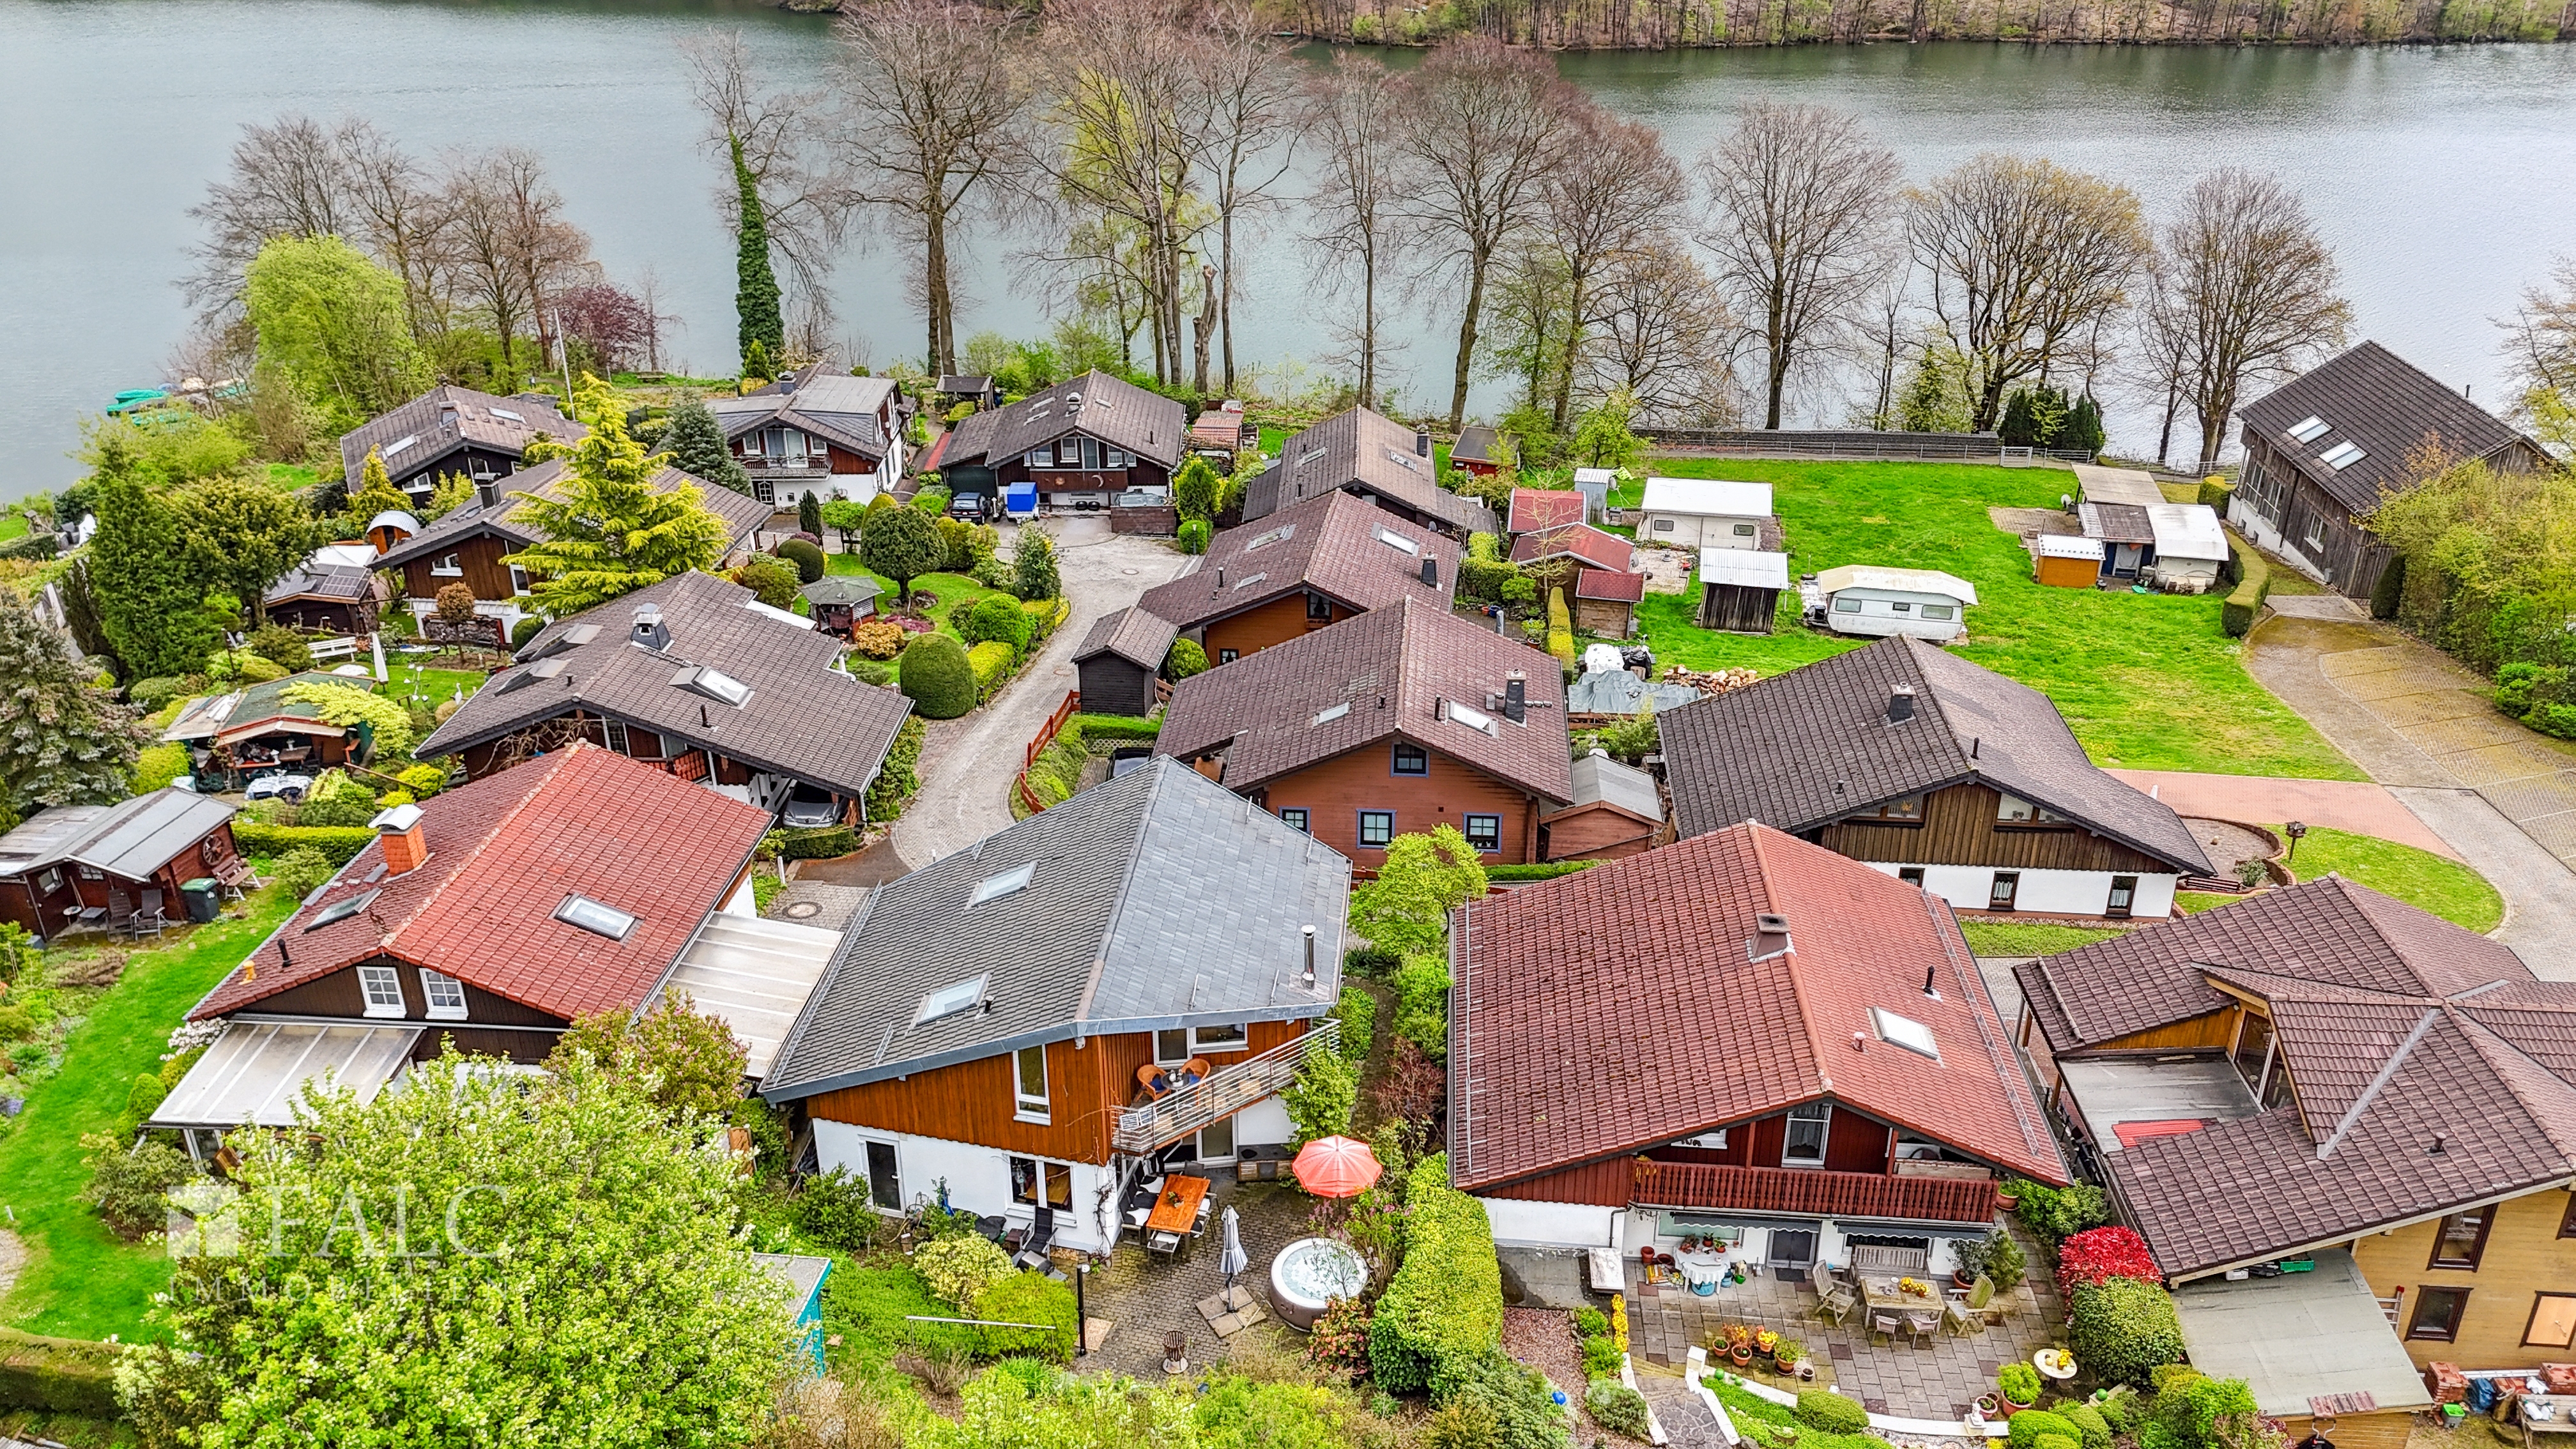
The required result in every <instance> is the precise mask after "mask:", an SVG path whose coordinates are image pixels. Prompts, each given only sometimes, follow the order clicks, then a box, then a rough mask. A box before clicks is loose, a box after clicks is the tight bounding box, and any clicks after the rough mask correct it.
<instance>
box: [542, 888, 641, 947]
mask: <svg viewBox="0 0 2576 1449" xmlns="http://www.w3.org/2000/svg"><path fill="white" fill-rule="evenodd" d="M555 919H556V920H558V921H561V922H563V923H564V924H565V925H567V926H578V927H580V928H581V929H582V930H585V931H588V932H590V933H591V934H592V935H594V936H606V937H607V938H608V939H610V940H612V941H623V940H625V939H626V933H627V932H629V931H632V930H634V929H635V918H634V917H633V916H631V915H628V914H627V913H626V912H624V911H621V910H619V909H618V908H617V907H615V906H611V905H604V904H602V903H600V902H598V901H594V900H592V899H591V898H590V897H588V896H566V897H564V898H563V904H562V905H559V906H557V907H555Z"/></svg>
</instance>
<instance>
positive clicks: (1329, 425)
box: [1243, 408, 1501, 533]
mask: <svg viewBox="0 0 2576 1449" xmlns="http://www.w3.org/2000/svg"><path fill="white" fill-rule="evenodd" d="M1415 448H1416V439H1415V436H1414V431H1413V429H1411V428H1408V427H1406V426H1405V425H1404V424H1402V423H1399V422H1397V421H1395V420H1394V419H1393V418H1389V417H1385V416H1382V415H1380V414H1378V413H1375V412H1372V411H1370V410H1369V409H1367V408H1352V409H1351V410H1350V411H1348V412H1344V413H1337V414H1335V415H1334V416H1332V417H1329V418H1326V419H1324V420H1323V421H1322V422H1320V423H1316V424H1315V425H1313V426H1312V427H1309V428H1307V429H1306V430H1305V431H1303V432H1301V433H1298V434H1297V435H1296V436H1295V437H1292V438H1290V439H1289V440H1288V441H1287V442H1286V443H1285V444H1283V445H1282V446H1281V448H1280V450H1279V462H1278V463H1277V464H1276V465H1275V466H1274V467H1273V468H1271V469H1270V470H1269V472H1267V473H1265V474H1264V475H1263V478H1264V480H1267V481H1265V482H1263V483H1262V486H1260V487H1257V488H1247V489H1246V490H1245V492H1244V514H1243V516H1244V518H1245V519H1246V520H1247V521H1248V520H1252V519H1257V518H1262V517H1267V516H1268V515H1269V514H1270V513H1272V512H1275V511H1277V510H1279V509H1283V508H1288V507H1290V506H1292V505H1295V504H1298V503H1302V502H1304V501H1306V500H1307V499H1309V498H1316V497H1320V496H1322V495H1323V494H1325V493H1328V492H1331V491H1332V490H1334V489H1336V488H1352V489H1357V490H1359V491H1360V492H1363V493H1372V494H1375V495H1377V496H1379V497H1382V498H1388V499H1392V500H1393V501H1395V502H1397V503H1400V504H1403V505H1404V506H1405V507H1407V508H1410V509H1412V510H1413V511H1415V512H1416V513H1420V514H1423V515H1425V516H1428V517H1431V518H1437V519H1439V520H1441V521H1442V522H1443V523H1445V524H1448V525H1449V526H1451V527H1453V528H1457V529H1461V530H1464V531H1467V532H1472V533H1495V532H1499V531H1500V528H1501V520H1499V519H1497V518H1496V517H1494V510H1492V509H1491V508H1488V507H1486V506H1485V505H1484V504H1482V503H1480V502H1478V501H1476V500H1475V499H1473V498H1465V497H1461V496H1460V495H1458V494H1455V493H1452V492H1450V491H1449V490H1448V489H1446V488H1443V487H1441V486H1440V484H1439V482H1438V480H1436V479H1435V478H1433V477H1432V472H1431V463H1432V460H1431V458H1430V457H1429V455H1427V454H1424V453H1420V452H1417V451H1415ZM1256 510H1258V511H1256Z"/></svg>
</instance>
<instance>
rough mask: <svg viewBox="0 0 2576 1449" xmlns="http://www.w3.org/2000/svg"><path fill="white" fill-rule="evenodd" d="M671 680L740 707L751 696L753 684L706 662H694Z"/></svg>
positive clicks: (719, 700)
mask: <svg viewBox="0 0 2576 1449" xmlns="http://www.w3.org/2000/svg"><path fill="white" fill-rule="evenodd" d="M671 682H672V683H673V684H675V685H678V686H679V687H680V688H682V689H693V690H696V691H697V692H698V693H700V694H703V695H705V696H706V697H707V698H709V699H712V700H715V701H717V702H719V703H722V704H729V705H732V706H734V707H735V708H737V709H739V708H741V707H742V702H743V701H744V700H747V699H749V698H751V686H750V685H748V684H745V683H743V682H742V681H741V680H739V679H736V678H734V677H733V676H732V675H730V674H727V673H725V672H724V671H723V670H721V669H714V668H710V667H709V666H707V665H704V664H692V665H690V666H689V667H688V668H686V669H683V670H681V671H680V672H679V673H677V674H675V675H673V676H671Z"/></svg>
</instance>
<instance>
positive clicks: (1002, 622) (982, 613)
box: [957, 594, 1037, 658]
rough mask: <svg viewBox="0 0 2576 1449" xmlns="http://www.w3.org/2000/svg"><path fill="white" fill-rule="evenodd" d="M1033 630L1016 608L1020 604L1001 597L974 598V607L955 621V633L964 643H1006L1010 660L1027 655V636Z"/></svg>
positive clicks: (1025, 613)
mask: <svg viewBox="0 0 2576 1449" xmlns="http://www.w3.org/2000/svg"><path fill="white" fill-rule="evenodd" d="M1036 628H1037V621H1036V620H1035V619H1032V618H1030V617H1029V613H1028V611H1027V610H1026V609H1023V608H1021V607H1020V601H1019V600H1017V599H1014V598H1010V597H1008V596H1007V595H1003V594H989V595H987V596H985V597H983V598H980V599H977V600H976V601H975V604H974V607H972V608H970V609H968V610H967V611H966V612H965V615H964V616H963V617H961V618H959V619H958V620H957V632H958V634H959V635H960V636H962V637H963V638H964V639H965V640H966V642H967V643H969V644H989V643H994V642H996V641H998V642H1000V643H1004V644H1008V645H1010V646H1011V654H1012V657H1013V658H1017V657H1018V656H1020V655H1023V654H1026V653H1027V652H1028V649H1029V636H1030V635H1031V634H1032V633H1033V632H1034V631H1035V630H1036Z"/></svg>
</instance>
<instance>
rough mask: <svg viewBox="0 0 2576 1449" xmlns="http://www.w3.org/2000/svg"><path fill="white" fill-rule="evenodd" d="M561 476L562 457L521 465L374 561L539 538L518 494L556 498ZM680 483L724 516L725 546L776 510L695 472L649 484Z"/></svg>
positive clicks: (672, 471)
mask: <svg viewBox="0 0 2576 1449" xmlns="http://www.w3.org/2000/svg"><path fill="white" fill-rule="evenodd" d="M563 476H564V460H563V459H561V458H549V459H547V460H546V461H544V462H542V463H539V464H537V465H536V466H535V467H533V468H525V469H521V470H520V471H519V472H516V473H513V474H511V475H510V476H509V477H507V478H504V479H502V480H501V484H500V487H501V501H500V502H499V503H497V504H495V505H493V506H492V507H490V508H486V507H484V506H483V502H482V500H481V499H479V498H468V499H467V500H465V501H464V502H463V503H460V504H458V505H457V506H456V507H455V509H454V510H452V511H451V512H449V513H448V514H446V515H445V516H444V517H442V518H440V519H438V520H437V521H435V522H433V523H431V524H430V525H429V526H427V527H426V528H423V529H422V530H421V531H420V532H418V533H415V534H413V535H412V536H411V537H409V538H407V539H404V540H403V541H402V542H400V543H397V544H395V545H394V546H393V547H392V548H389V549H387V550H385V551H384V553H383V554H382V555H380V556H378V558H377V559H376V567H378V568H399V567H400V566H402V565H404V564H407V563H410V562H411V561H412V560H414V559H423V558H435V557H437V556H438V555H440V554H443V553H446V552H447V551H449V550H450V549H453V548H455V547H456V545H458V544H459V543H462V542H464V541H465V540H466V539H469V538H472V537H474V536H475V535H477V534H487V533H488V534H490V535H491V536H492V537H494V538H497V539H499V540H501V541H502V542H503V543H504V544H507V545H508V546H509V547H511V548H513V549H520V548H525V547H527V546H528V545H529V544H532V543H534V542H536V541H537V531H536V530H535V529H534V528H531V527H529V526H527V525H526V524H524V523H521V522H519V521H518V520H517V518H516V515H517V513H518V511H519V508H520V506H521V505H522V504H523V503H524V502H525V501H526V500H524V499H521V498H519V497H518V496H517V495H519V494H521V493H531V494H535V495H537V496H539V497H543V498H549V499H559V498H561V497H562V496H563V495H562V489H561V485H562V482H563ZM682 483H693V484H696V485H697V489H698V501H699V502H700V503H702V504H704V505H705V506H706V509H707V511H708V512H710V513H713V514H714V515H715V516H716V517H718V518H721V519H723V520H724V524H725V547H726V548H727V549H728V550H730V549H731V548H732V547H733V546H734V545H735V544H737V543H740V542H741V541H742V540H743V539H744V538H746V537H748V536H749V535H750V533H751V532H752V530H754V529H756V528H758V527H760V526H761V525H762V524H765V523H767V522H768V521H769V519H770V515H771V514H772V513H773V512H774V511H775V510H773V509H772V508H771V507H770V506H769V505H768V504H766V503H763V502H761V501H760V500H759V499H757V498H753V497H751V496H749V495H748V494H742V493H736V492H734V491H733V490H732V489H730V488H727V487H725V486H724V485H722V484H720V483H709V482H708V481H706V480H705V479H703V478H700V477H698V476H697V475H696V474H694V473H683V472H681V471H680V470H679V469H677V468H664V469H663V470H662V471H661V472H659V473H656V474H654V475H653V490H654V491H655V492H657V493H668V492H670V491H671V490H672V489H673V488H676V487H678V486H679V485H680V484H682Z"/></svg>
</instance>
